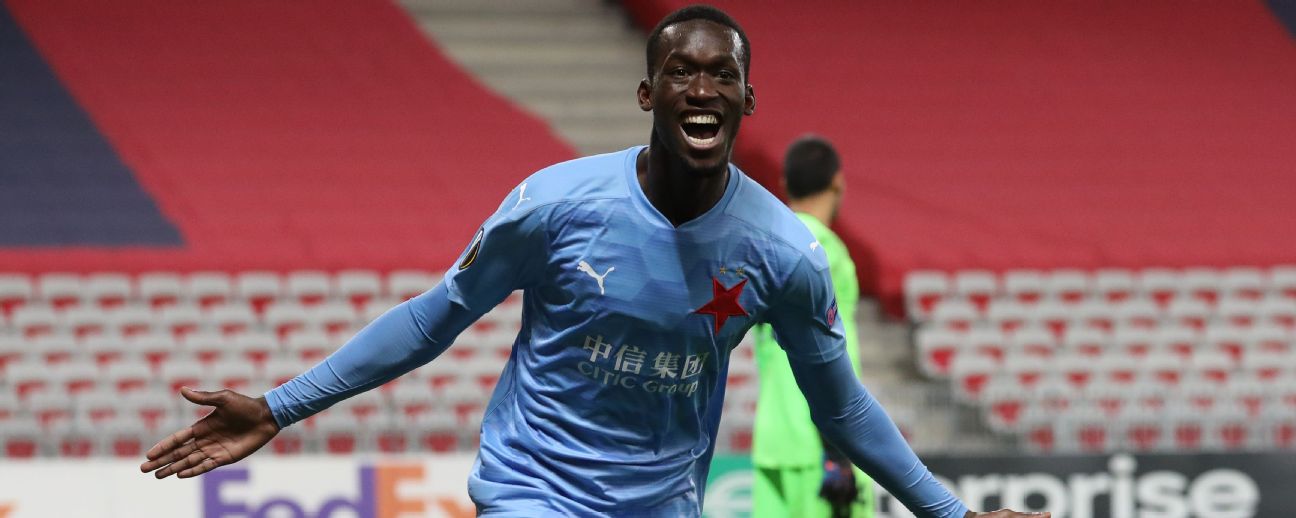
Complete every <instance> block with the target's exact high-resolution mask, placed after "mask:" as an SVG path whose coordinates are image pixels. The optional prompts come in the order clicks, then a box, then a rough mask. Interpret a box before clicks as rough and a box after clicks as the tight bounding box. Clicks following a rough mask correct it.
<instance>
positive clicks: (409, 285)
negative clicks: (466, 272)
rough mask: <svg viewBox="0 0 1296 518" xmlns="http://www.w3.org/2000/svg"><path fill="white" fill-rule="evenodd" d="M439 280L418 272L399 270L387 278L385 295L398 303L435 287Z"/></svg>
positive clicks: (433, 276)
mask: <svg viewBox="0 0 1296 518" xmlns="http://www.w3.org/2000/svg"><path fill="white" fill-rule="evenodd" d="M439 281H440V278H439V277H438V276H436V275H433V274H431V273H428V272H425V271H419V270H401V271H395V272H391V274H390V275H388V276H387V295H388V296H389V297H392V298H395V299H397V300H398V301H403V300H406V299H410V298H413V297H415V296H417V295H419V294H421V293H423V292H425V291H427V290H430V289H432V287H433V286H436V284H437V282H439Z"/></svg>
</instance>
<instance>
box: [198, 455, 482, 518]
mask: <svg viewBox="0 0 1296 518" xmlns="http://www.w3.org/2000/svg"><path fill="white" fill-rule="evenodd" d="M344 473H345V472H341V473H338V475H339V476H342V475H344ZM423 477H424V471H423V466H422V465H420V464H398V465H381V466H361V467H360V468H359V473H358V476H357V480H356V486H358V487H357V489H358V492H353V493H351V494H350V495H345V494H337V493H332V494H328V493H325V494H320V492H319V491H297V492H294V493H302V492H307V493H309V494H312V495H314V497H313V498H310V497H304V496H303V495H301V494H287V495H285V494H274V493H269V494H267V495H266V496H263V497H260V498H253V497H249V496H248V493H249V488H251V487H255V486H267V485H270V484H274V485H279V486H282V485H284V482H285V481H284V480H276V479H275V477H265V478H267V479H268V480H257V481H254V480H253V479H252V472H251V471H249V470H248V469H247V468H242V467H234V468H224V469H218V470H215V471H212V472H210V473H207V474H205V475H203V477H202V488H201V492H202V509H203V518H307V517H310V518H413V517H419V516H430V514H429V512H431V511H432V510H431V509H429V505H428V504H429V503H431V502H428V501H427V499H424V498H421V497H418V496H415V495H411V493H416V492H417V491H411V489H418V488H410V487H408V486H421V484H422V482H423ZM299 484H300V482H299ZM402 487H405V490H404V491H402V490H401V488H402ZM357 493H358V494H357ZM263 494H264V493H263ZM352 495H354V496H352ZM435 503H436V504H437V507H438V508H439V509H437V511H440V512H438V513H435V515H445V516H451V517H459V516H472V515H474V514H476V513H475V509H472V508H471V507H469V508H468V509H464V508H463V507H462V506H461V505H460V503H459V502H456V501H453V500H452V499H448V498H439V499H436V501H435Z"/></svg>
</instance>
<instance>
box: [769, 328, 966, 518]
mask: <svg viewBox="0 0 1296 518" xmlns="http://www.w3.org/2000/svg"><path fill="white" fill-rule="evenodd" d="M791 365H792V374H793V375H794V376H796V380H797V385H798V386H799V387H800V388H801V392H802V393H803V394H805V396H806V402H807V403H809V405H810V415H811V416H812V417H813V418H814V421H815V425H816V426H818V427H819V432H820V433H821V434H823V436H824V437H825V438H826V439H827V440H828V441H829V442H831V443H832V444H833V445H834V446H837V448H838V449H839V450H841V451H842V453H845V454H846V456H847V457H849V458H850V459H851V462H853V463H854V464H855V465H857V466H859V467H860V469H863V470H864V471H865V472H866V473H868V474H869V475H870V476H872V477H873V479H874V480H876V481H878V483H879V484H882V487H885V488H887V491H890V492H891V494H892V495H895V496H896V498H898V499H900V501H901V502H903V503H904V504H905V507H907V508H909V510H910V511H913V512H914V513H915V514H918V515H919V516H934V517H952V518H957V517H961V516H964V515H965V514H967V507H965V506H964V505H963V502H961V501H959V499H958V498H957V497H955V496H954V495H953V494H952V493H950V492H949V491H948V490H947V489H945V487H944V486H942V485H941V484H940V483H939V482H937V481H936V479H935V478H933V477H932V475H931V472H929V471H928V470H927V467H926V466H924V465H923V464H922V462H921V461H919V460H918V456H917V455H915V454H914V452H913V450H912V449H910V448H909V443H907V442H906V441H905V439H904V436H902V435H901V434H900V430H899V429H897V428H896V426H895V423H894V422H893V421H892V420H891V417H890V416H888V415H887V413H886V411H885V410H883V409H882V405H880V404H878V402H877V400H875V399H873V396H871V395H869V393H868V392H867V391H866V390H865V389H864V386H863V385H861V384H860V382H859V380H858V379H857V378H856V377H855V373H854V370H852V369H851V364H850V360H849V359H848V358H847V357H846V355H845V354H842V355H840V356H839V357H838V358H837V359H835V360H832V361H829V362H827V363H824V364H810V363H805V362H799V361H795V360H792V361H791Z"/></svg>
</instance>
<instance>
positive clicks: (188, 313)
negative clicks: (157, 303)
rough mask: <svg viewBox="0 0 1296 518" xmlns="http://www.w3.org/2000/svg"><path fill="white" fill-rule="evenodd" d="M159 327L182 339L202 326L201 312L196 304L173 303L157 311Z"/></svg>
mask: <svg viewBox="0 0 1296 518" xmlns="http://www.w3.org/2000/svg"><path fill="white" fill-rule="evenodd" d="M157 319H158V322H159V324H160V325H159V327H161V328H162V329H163V330H165V331H166V332H169V333H171V335H172V336H174V337H175V338H176V339H183V338H184V337H185V336H187V335H189V334H190V333H195V332H197V331H198V330H199V329H201V328H202V327H203V323H204V320H203V313H202V310H201V309H199V308H198V306H195V305H190V304H173V305H170V306H167V307H165V308H162V309H161V310H159V311H158V314H157Z"/></svg>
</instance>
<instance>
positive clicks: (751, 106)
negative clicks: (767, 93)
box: [743, 84, 756, 115]
mask: <svg viewBox="0 0 1296 518" xmlns="http://www.w3.org/2000/svg"><path fill="white" fill-rule="evenodd" d="M753 113H756V90H755V89H754V88H752V85H750V84H749V85H747V92H746V93H745V94H744V95H743V115H751V114H753Z"/></svg>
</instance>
